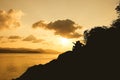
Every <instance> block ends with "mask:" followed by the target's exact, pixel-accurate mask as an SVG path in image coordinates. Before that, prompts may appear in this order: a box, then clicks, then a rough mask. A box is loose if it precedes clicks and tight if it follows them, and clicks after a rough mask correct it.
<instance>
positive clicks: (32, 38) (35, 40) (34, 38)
mask: <svg viewBox="0 0 120 80" xmlns="http://www.w3.org/2000/svg"><path fill="white" fill-rule="evenodd" d="M23 41H32V43H39V42H42V41H43V40H42V39H37V38H36V37H35V36H33V35H29V36H28V37H26V38H24V39H23Z"/></svg>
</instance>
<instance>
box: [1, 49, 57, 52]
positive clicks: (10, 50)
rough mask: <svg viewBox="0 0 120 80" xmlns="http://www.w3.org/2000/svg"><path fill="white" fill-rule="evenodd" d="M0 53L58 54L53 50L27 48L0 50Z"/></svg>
mask: <svg viewBox="0 0 120 80" xmlns="http://www.w3.org/2000/svg"><path fill="white" fill-rule="evenodd" d="M0 53H59V52H57V51H55V50H45V49H28V48H0Z"/></svg>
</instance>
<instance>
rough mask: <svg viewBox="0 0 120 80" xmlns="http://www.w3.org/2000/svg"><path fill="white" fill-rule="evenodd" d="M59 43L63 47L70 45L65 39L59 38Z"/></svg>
mask: <svg viewBox="0 0 120 80" xmlns="http://www.w3.org/2000/svg"><path fill="white" fill-rule="evenodd" d="M60 42H61V44H62V45H64V46H67V45H69V43H70V41H69V39H67V38H61V39H60Z"/></svg>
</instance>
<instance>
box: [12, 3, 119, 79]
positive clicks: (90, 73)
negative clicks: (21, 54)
mask: <svg viewBox="0 0 120 80" xmlns="http://www.w3.org/2000/svg"><path fill="white" fill-rule="evenodd" d="M119 7H120V5H119V6H118V7H117V8H116V10H117V11H118V13H119V11H120V8H119ZM84 38H85V45H83V44H82V43H80V42H79V41H77V42H76V43H75V45H74V47H73V50H72V51H67V52H65V53H63V54H60V55H59V56H58V58H57V59H55V60H52V61H51V62H49V63H47V64H45V65H42V64H40V65H35V66H32V67H29V68H28V70H27V71H26V72H25V73H24V74H22V75H21V76H20V77H19V78H17V79H14V80H120V75H119V72H120V70H119V69H120V65H119V63H120V18H119V17H118V19H117V20H116V21H114V22H113V23H112V24H111V27H110V28H107V27H105V26H103V27H95V28H93V29H91V30H90V31H85V32H84Z"/></svg>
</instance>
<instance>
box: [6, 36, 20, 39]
mask: <svg viewBox="0 0 120 80" xmlns="http://www.w3.org/2000/svg"><path fill="white" fill-rule="evenodd" d="M8 39H21V37H20V36H9V37H8Z"/></svg>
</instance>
